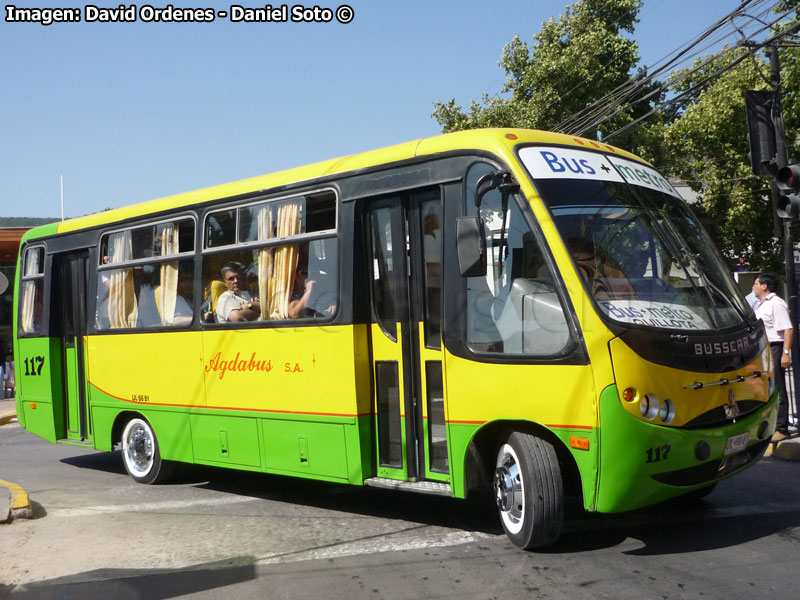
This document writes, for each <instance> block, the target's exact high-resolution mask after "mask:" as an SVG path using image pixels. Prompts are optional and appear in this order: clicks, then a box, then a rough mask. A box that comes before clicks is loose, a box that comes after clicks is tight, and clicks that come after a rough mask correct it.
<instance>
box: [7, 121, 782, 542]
mask: <svg viewBox="0 0 800 600" xmlns="http://www.w3.org/2000/svg"><path fill="white" fill-rule="evenodd" d="M15 314H16V323H15V340H14V351H15V355H16V364H17V369H18V377H17V409H18V416H19V421H20V423H21V424H22V425H23V427H25V428H26V429H27V430H29V431H30V432H32V433H35V434H37V435H39V436H41V437H43V438H46V439H48V440H50V441H53V442H60V443H68V444H79V445H85V446H89V447H91V448H96V449H99V450H107V451H111V450H113V449H115V448H120V449H121V454H122V457H123V462H124V465H125V468H126V470H127V471H128V473H129V474H130V475H131V477H133V479H134V480H136V481H138V482H141V483H158V482H162V481H165V480H166V479H167V478H168V477H169V475H170V474H171V472H172V471H173V468H174V466H175V464H176V463H195V464H203V465H213V466H222V467H230V468H234V469H244V470H249V471H258V472H264V473H272V474H280V475H287V476H298V477H306V478H312V479H318V480H324V481H329V482H338V483H347V484H353V485H369V486H378V487H388V488H394V489H398V490H407V491H411V492H421V493H428V494H440V495H445V496H451V497H454V498H467V497H469V496H472V495H478V496H480V495H481V494H491V495H492V496H493V497H494V498H495V500H496V504H497V509H498V512H499V516H500V520H501V522H502V525H503V527H504V529H505V531H506V533H507V534H508V536H509V538H510V539H511V540H512V541H513V543H514V544H516V545H518V546H520V547H523V548H534V547H541V546H545V545H548V544H552V543H553V542H554V541H555V540H557V539H558V536H559V534H560V531H561V528H562V523H563V520H564V506H565V498H568V497H574V498H577V499H578V502H579V503H580V504H581V505H582V506H583V507H584V508H585V510H587V511H592V512H619V511H626V510H630V509H635V508H637V507H641V506H646V505H650V504H653V503H656V502H660V501H663V500H667V499H669V498H672V497H676V496H679V495H683V494H693V495H702V494H704V493H707V492H708V491H709V490H710V489H712V488H713V486H714V485H715V484H716V483H717V482H718V481H720V480H722V479H724V478H726V477H728V476H730V475H732V474H734V473H737V472H739V471H740V470H742V469H744V468H746V467H749V466H750V465H752V464H754V463H755V462H756V461H757V460H758V459H759V458H760V457H761V456H762V455H763V453H764V451H765V450H766V448H767V446H768V444H769V442H770V437H771V435H772V433H773V430H774V428H775V419H776V395H775V391H774V388H775V386H774V384H773V380H772V371H771V364H770V358H769V348H768V344H767V341H766V337H765V334H764V330H763V327H762V325H761V323H760V322H759V321H757V320H756V319H755V316H754V315H753V313H752V311H751V310H749V308H748V305H747V304H746V303H745V301H744V299H743V298H742V296H741V294H740V293H739V291H738V290H737V289H736V287H735V286H734V284H733V282H732V280H731V278H730V276H729V274H728V272H727V271H726V268H725V266H724V262H723V260H722V258H721V256H720V254H719V253H718V251H717V250H716V249H715V248H714V246H713V244H712V243H711V242H710V240H709V237H708V235H707V234H706V233H705V231H704V229H703V227H702V226H701V225H700V223H699V222H698V220H697V219H696V217H695V216H694V215H693V214H692V212H691V211H690V210H689V209H688V208H687V206H686V204H685V203H684V202H683V201H682V200H681V198H680V196H679V195H678V194H677V192H676V191H675V189H674V188H673V187H672V186H671V185H670V183H669V182H668V181H667V180H666V179H665V178H664V177H663V176H661V175H660V174H659V173H658V172H657V171H656V170H655V169H654V168H653V167H652V166H651V165H649V164H648V163H646V162H645V161H642V160H641V159H639V158H637V157H636V156H633V155H632V154H630V153H628V152H625V151H623V150H621V149H619V148H615V147H613V146H609V145H607V144H603V143H599V142H595V141H591V140H588V139H583V138H577V137H572V136H568V135H562V134H555V133H547V132H541V131H529V130H511V129H508V130H507V129H486V130H479V131H467V132H459V133H452V134H447V135H442V136H437V137H432V138H429V139H421V140H416V141H413V142H408V143H404V144H400V145H397V146H391V147H388V148H384V149H381V150H375V151H371V152H366V153H362V154H357V155H353V156H348V157H345V158H339V159H335V160H330V161H326V162H321V163H317V164H313V165H309V166H305V167H301V168H297V169H292V170H287V171H282V172H278V173H274V174H271V175H264V176H260V177H254V178H252V179H246V180H243V181H237V182H234V183H228V184H224V185H220V186H216V187H210V188H206V189H201V190H197V191H193V192H188V193H185V194H179V195H176V196H170V197H167V198H162V199H158V200H153V201H150V202H144V203H142V204H137V205H134V206H129V207H126V208H120V209H116V210H111V211H107V212H103V213H98V214H93V215H89V216H85V217H80V218H76V219H71V220H67V221H63V222H61V223H57V224H53V225H48V226H43V227H38V228H36V229H33V230H31V231H29V232H28V233H27V234H26V236H25V238H24V240H23V243H22V245H21V248H20V260H19V268H18V277H17V281H16V294H15Z"/></svg>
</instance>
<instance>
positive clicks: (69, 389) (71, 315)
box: [50, 251, 91, 441]
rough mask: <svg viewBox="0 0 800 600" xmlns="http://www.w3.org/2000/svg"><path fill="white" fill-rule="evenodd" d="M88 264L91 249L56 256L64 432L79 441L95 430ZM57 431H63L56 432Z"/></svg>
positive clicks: (54, 303) (55, 319)
mask: <svg viewBox="0 0 800 600" xmlns="http://www.w3.org/2000/svg"><path fill="white" fill-rule="evenodd" d="M88 267H89V253H88V251H80V252H71V253H68V254H59V255H56V256H55V257H54V259H53V272H54V277H55V278H56V281H55V284H54V285H53V286H52V288H51V289H52V290H53V297H52V298H51V301H50V306H51V307H52V308H51V322H52V323H53V327H54V329H53V332H52V334H51V335H52V336H53V337H55V338H57V339H58V343H59V350H60V357H61V365H62V369H61V373H62V376H61V386H62V402H63V411H64V412H63V414H64V430H63V431H62V434H65V435H64V437H66V438H67V439H69V440H75V441H86V440H88V439H89V435H90V433H91V432H90V430H89V422H88V421H89V419H88V410H87V406H86V365H85V356H84V336H85V335H86V328H87V323H86V321H87V316H86V286H87V281H88ZM54 408H55V407H54ZM56 435H57V436H58V435H59V433H58V432H56Z"/></svg>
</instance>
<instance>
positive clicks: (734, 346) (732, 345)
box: [694, 337, 750, 356]
mask: <svg viewBox="0 0 800 600" xmlns="http://www.w3.org/2000/svg"><path fill="white" fill-rule="evenodd" d="M749 347H750V340H748V339H747V338H746V337H743V338H739V339H738V340H732V341H730V342H702V343H697V344H695V345H694V353H695V354H697V355H699V356H703V355H708V354H734V353H736V352H742V351H743V350H747V349H748V348H749Z"/></svg>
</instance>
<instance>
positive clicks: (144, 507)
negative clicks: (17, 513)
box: [47, 496, 260, 517]
mask: <svg viewBox="0 0 800 600" xmlns="http://www.w3.org/2000/svg"><path fill="white" fill-rule="evenodd" d="M258 500H260V498H247V497H243V496H222V497H219V498H203V499H199V500H168V501H164V502H137V503H136V504H104V505H97V506H83V507H81V508H54V509H48V511H47V512H48V514H49V515H53V516H55V517H87V516H91V515H97V514H101V513H102V514H109V513H139V512H159V511H164V510H173V509H176V508H187V507H191V506H221V505H225V504H242V503H245V502H256V501H258Z"/></svg>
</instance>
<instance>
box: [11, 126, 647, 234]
mask: <svg viewBox="0 0 800 600" xmlns="http://www.w3.org/2000/svg"><path fill="white" fill-rule="evenodd" d="M531 142H536V143H547V144H559V145H569V146H577V147H586V148H595V149H598V150H604V151H610V152H614V153H616V154H620V155H623V156H627V157H629V158H637V157H635V156H634V155H632V154H630V153H628V152H626V151H624V150H620V149H619V148H616V147H613V146H609V145H608V144H604V143H602V142H595V141H593V140H589V139H586V138H579V137H575V136H572V135H566V134H560V133H553V132H547V131H537V130H532V129H511V128H498V129H474V130H469V131H459V132H455V133H447V134H443V135H439V136H434V137H429V138H422V139H418V140H413V141H410V142H405V143H402V144H397V145H394V146H388V147H386V148H381V149H378V150H370V151H368V152H362V153H359V154H353V155H350V156H344V157H340V158H333V159H330V160H325V161H322V162H318V163H313V164H310V165H305V166H302V167H296V168H292V169H287V170H285V171H278V172H275V173H271V174H267V175H259V176H257V177H252V178H249V179H242V180H239V181H233V182H230V183H224V184H221V185H216V186H212V187H207V188H202V189H199V190H194V191H190V192H185V193H181V194H176V195H173V196H166V197H164V198H158V199H155V200H149V201H146V202H141V203H138V204H132V205H130V206H125V207H122V208H117V209H112V210H107V211H103V212H99V213H94V214H90V215H86V216H82V217H77V218H73V219H68V220H66V221H62V222H60V223H53V224H51V225H43V226H41V227H36V228H34V229H31V230H30V231H29V232H28V233H27V234H26V235H25V239H32V238H37V237H43V236H49V235H53V234H58V233H67V232H70V231H77V230H80V229H86V228H90V227H96V226H99V225H106V224H109V223H115V222H118V221H123V220H126V219H130V218H133V217H138V216H142V215H147V214H151V213H158V212H162V211H167V210H173V209H178V208H182V207H186V206H192V205H194V204H199V203H203V202H207V201H211V200H215V199H218V198H228V197H232V196H236V195H239V194H245V193H252V192H257V191H260V190H269V189H273V188H276V187H280V186H284V185H287V184H290V183H297V182H302V181H310V180H313V179H316V178H320V177H325V176H329V175H337V174H344V173H348V172H352V171H355V170H358V169H364V168H367V167H373V166H377V165H382V164H389V163H394V162H398V161H402V160H407V159H411V158H415V157H420V156H427V155H434V154H439V153H443V152H449V151H453V150H475V149H481V150H486V151H489V152H493V153H495V154H497V155H498V156H506V155H508V154H509V153H510V152H511V151H512V149H513V147H514V146H515V145H516V144H519V143H531ZM639 160H641V159H639Z"/></svg>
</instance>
